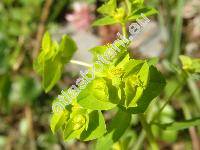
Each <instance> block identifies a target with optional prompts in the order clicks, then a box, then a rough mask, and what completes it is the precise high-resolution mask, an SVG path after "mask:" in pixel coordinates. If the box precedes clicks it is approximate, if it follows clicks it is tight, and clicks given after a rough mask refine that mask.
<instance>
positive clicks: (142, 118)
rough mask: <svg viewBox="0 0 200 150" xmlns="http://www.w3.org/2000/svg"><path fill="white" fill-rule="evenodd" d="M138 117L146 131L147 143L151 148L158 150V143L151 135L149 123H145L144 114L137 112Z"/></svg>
mask: <svg viewBox="0 0 200 150" xmlns="http://www.w3.org/2000/svg"><path fill="white" fill-rule="evenodd" d="M139 119H140V122H141V124H142V127H143V129H144V130H145V132H146V135H147V139H148V141H149V144H150V146H151V149H152V150H159V147H158V144H157V143H156V139H155V137H154V136H153V133H152V130H151V125H150V124H148V123H147V121H146V116H145V115H144V114H139Z"/></svg>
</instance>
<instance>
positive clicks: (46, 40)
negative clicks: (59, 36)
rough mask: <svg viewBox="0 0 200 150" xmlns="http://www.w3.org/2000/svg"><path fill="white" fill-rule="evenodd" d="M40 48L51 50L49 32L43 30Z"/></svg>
mask: <svg viewBox="0 0 200 150" xmlns="http://www.w3.org/2000/svg"><path fill="white" fill-rule="evenodd" d="M42 50H44V51H46V52H48V51H50V50H51V36H50V34H49V32H45V34H44V36H43V38H42Z"/></svg>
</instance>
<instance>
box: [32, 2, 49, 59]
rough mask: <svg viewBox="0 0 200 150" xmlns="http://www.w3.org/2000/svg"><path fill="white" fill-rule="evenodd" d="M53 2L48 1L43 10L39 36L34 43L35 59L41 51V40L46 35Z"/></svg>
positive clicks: (38, 31)
mask: <svg viewBox="0 0 200 150" xmlns="http://www.w3.org/2000/svg"><path fill="white" fill-rule="evenodd" d="M52 2H53V1H52V0H46V1H45V4H44V7H43V10H42V15H41V18H40V23H39V26H38V30H37V35H36V41H35V43H34V48H33V56H32V57H33V59H34V58H36V56H37V55H38V52H39V49H40V45H41V40H42V36H43V34H44V31H45V23H46V21H47V19H48V16H49V11H50V7H51V5H52Z"/></svg>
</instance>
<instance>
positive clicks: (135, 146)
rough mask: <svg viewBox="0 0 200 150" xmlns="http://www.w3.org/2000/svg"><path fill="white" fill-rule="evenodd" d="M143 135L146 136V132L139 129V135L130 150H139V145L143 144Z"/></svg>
mask: <svg viewBox="0 0 200 150" xmlns="http://www.w3.org/2000/svg"><path fill="white" fill-rule="evenodd" d="M145 137H146V134H145V131H144V129H143V130H142V131H141V133H140V135H139V137H138V139H137V141H136V143H135V144H134V147H133V149H132V150H140V149H141V147H142V145H143V141H144V139H145Z"/></svg>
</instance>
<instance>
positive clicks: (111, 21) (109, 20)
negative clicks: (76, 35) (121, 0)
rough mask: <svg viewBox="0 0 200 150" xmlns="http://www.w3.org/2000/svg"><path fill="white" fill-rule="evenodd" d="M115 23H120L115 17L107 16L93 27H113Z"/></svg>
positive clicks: (97, 21) (95, 22)
mask: <svg viewBox="0 0 200 150" xmlns="http://www.w3.org/2000/svg"><path fill="white" fill-rule="evenodd" d="M115 23H119V22H118V21H117V20H115V19H114V18H113V17H110V16H106V17H103V18H100V19H97V20H96V21H94V22H93V23H92V26H104V25H112V24H115Z"/></svg>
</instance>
